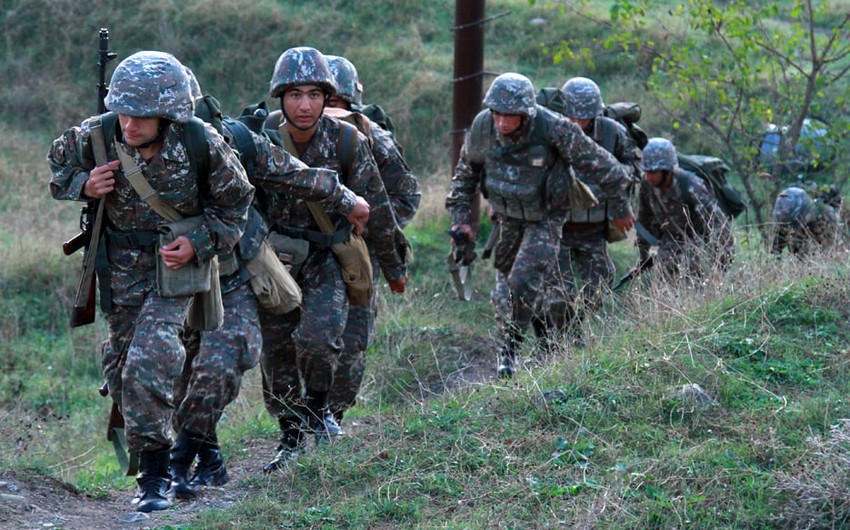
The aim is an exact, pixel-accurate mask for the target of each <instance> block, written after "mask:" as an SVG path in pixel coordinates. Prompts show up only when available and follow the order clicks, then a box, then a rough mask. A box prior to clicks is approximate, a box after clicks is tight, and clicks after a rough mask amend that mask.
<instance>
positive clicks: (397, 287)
mask: <svg viewBox="0 0 850 530" xmlns="http://www.w3.org/2000/svg"><path fill="white" fill-rule="evenodd" d="M408 278H409V276H408V275H407V274H405V275H404V276H402V277H401V278H399V279H397V280H390V281H389V284H390V291H392V292H394V293H397V294H400V293H403V292H404V288H405V286H407V279H408Z"/></svg>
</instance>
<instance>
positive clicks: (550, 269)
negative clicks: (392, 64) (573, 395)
mask: <svg viewBox="0 0 850 530" xmlns="http://www.w3.org/2000/svg"><path fill="white" fill-rule="evenodd" d="M484 106H485V107H486V108H485V109H484V110H482V111H481V112H480V113H479V114H478V116H476V118H475V120H474V121H473V124H472V127H471V129H470V131H469V133H467V136H466V139H465V141H464V145H463V148H462V150H461V155H460V159H459V160H458V164H457V166H456V168H455V171H454V176H453V177H452V187H451V191H450V193H449V195H448V197H447V198H446V208H447V209H448V210H449V212H450V213H451V216H452V232H453V233H461V234H464V235H466V237H467V238H468V239H469V240H470V241H473V232H472V227H471V223H472V219H471V218H470V213H471V204H472V201H473V199H474V197H475V195H476V194H477V193H478V189H479V186H481V191H482V193H483V194H484V196H485V197H486V198H487V199H488V201H489V203H490V206H491V207H492V208H493V211H494V212H495V214H496V215H498V217H499V219H500V222H501V237H500V240H499V242H498V243H497V244H496V248H495V251H494V265H495V267H496V269H497V271H498V274H503V275H504V276H505V279H506V282H505V284H506V285H507V287H508V292H509V297H510V308H511V309H510V311H511V312H510V317H509V320H508V322H507V325H505V326H504V328H503V329H502V338H503V346H502V348H501V351H500V354H499V367H498V374H499V375H500V376H502V377H512V376H513V373H514V365H515V363H516V354H517V350H518V349H519V345H520V343H521V341H522V339H523V332H524V331H525V329H526V328H527V327H528V325H529V323H530V322H531V319H532V316H533V313H534V302H535V300H536V299H537V296H538V294H539V292H540V289H541V285H542V284H543V280H544V277H545V276H546V275H547V274H553V273H554V274H557V263H558V261H557V259H558V248H559V245H560V236H561V229H562V227H563V224H564V215H565V211H566V209H568V208H569V207H570V206H571V205H570V204H569V203H570V199H569V196H570V195H571V193H570V189H571V188H572V186H573V184H574V183H573V180H572V177H571V172H570V167H573V168H575V169H576V170H577V171H580V172H581V174H582V175H584V176H586V178H588V179H592V182H595V183H596V184H598V185H599V186H600V189H601V190H602V192H603V193H604V195H603V197H604V198H608V199H610V200H611V201H612V203H613V205H612V211H614V212H616V218H615V223H616V224H617V226H618V227H619V228H620V230H622V231H624V232H625V231H626V230H628V229H629V228H631V226H632V223H633V222H634V214H633V213H632V211H631V206H630V205H629V203H628V201H626V200H625V199H624V197H625V193H624V190H625V189H626V187H627V186H628V184H629V178H628V176H627V175H626V174H625V172H624V171H623V169H622V167H621V166H620V164H618V163H617V161H616V160H614V158H613V157H612V156H611V155H609V154H608V153H607V152H605V151H604V150H603V149H601V148H600V147H598V146H597V145H596V144H595V143H594V142H593V140H591V139H590V138H589V137H587V136H586V135H585V134H584V133H583V132H582V131H581V129H580V128H579V127H578V126H577V125H575V124H573V123H571V122H569V121H568V120H567V119H566V118H564V117H563V116H560V115H558V114H556V113H554V112H552V111H549V110H548V109H545V108H543V107H541V106H539V105H537V104H536V102H535V93H534V87H533V86H532V84H531V81H529V80H528V78H526V77H525V76H522V75H519V74H515V73H507V74H502V75H500V76H498V77H497V78H496V79H495V80H494V81H493V83H492V85H491V86H490V89H489V90H488V91H487V94H486V95H485V97H484ZM485 174H486V180H484V179H483V176H484V175H485ZM573 206H575V205H573ZM497 310H498V308H497Z"/></svg>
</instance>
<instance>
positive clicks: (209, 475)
mask: <svg viewBox="0 0 850 530" xmlns="http://www.w3.org/2000/svg"><path fill="white" fill-rule="evenodd" d="M229 480H230V477H228V476H227V468H226V467H225V466H224V458H223V457H222V456H221V448H220V447H219V445H218V435H217V434H216V433H215V431H213V432H212V433H211V434H209V435H207V436H205V437H203V439H202V440H201V442H200V447H199V448H198V465H197V466H195V474H194V475H192V480H191V481H190V484H191V485H192V486H195V487H198V486H224V485H225V484H227V482H228V481H229Z"/></svg>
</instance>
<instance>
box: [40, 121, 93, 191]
mask: <svg viewBox="0 0 850 530" xmlns="http://www.w3.org/2000/svg"><path fill="white" fill-rule="evenodd" d="M47 163H48V165H49V166H50V172H51V179H50V183H49V188H50V195H51V196H52V197H53V198H54V199H60V200H73V201H84V200H88V198H87V197H86V196H85V195H84V194H83V187H84V186H85V185H86V182H87V181H88V180H89V171H91V170H92V169H94V167H95V165H94V156H93V154H92V150H91V145H90V142H89V135H88V127H87V126H86V123H85V122H84V124H83V126H80V127H72V128H70V129H68V130H67V131H65V133H64V134H63V135H62V136H60V137H59V138H56V139H55V140H53V144H52V145H51V146H50V150H49V151H48V153H47Z"/></svg>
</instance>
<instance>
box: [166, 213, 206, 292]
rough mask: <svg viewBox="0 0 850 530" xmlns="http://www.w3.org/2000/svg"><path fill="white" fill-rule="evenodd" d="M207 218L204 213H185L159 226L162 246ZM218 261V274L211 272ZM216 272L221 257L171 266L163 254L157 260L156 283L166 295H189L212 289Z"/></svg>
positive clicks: (191, 229)
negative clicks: (177, 267) (177, 218)
mask: <svg viewBox="0 0 850 530" xmlns="http://www.w3.org/2000/svg"><path fill="white" fill-rule="evenodd" d="M203 222H204V216H202V215H198V216H195V217H186V218H183V219H181V220H179V221H173V222H170V223H166V224H164V225H162V226H161V227H160V230H159V246H160V247H163V246H165V245H168V244H170V243H172V242H173V241H174V240H175V239H177V238H178V237H179V236H181V235H184V234H187V233H189V232H192V231H193V230H194V229H196V228H198V227H199V226H200V225H201V224H202V223H203ZM213 262H215V269H216V274H215V275H213V274H212V269H213V266H214V265H213ZM213 276H215V278H216V279H218V257H217V256H215V257H213V258H212V259H211V260H208V261H205V262H200V261H198V260H193V261H192V262H190V263H187V264H186V265H183V266H182V267H180V268H179V269H169V268H168V267H166V266H165V262H164V261H163V260H162V258H161V257H159V256H158V257H157V261H156V284H157V289H158V290H159V295H160V296H162V297H163V298H173V297H178V296H190V295H194V294H196V293H206V292H209V290H210V289H211V283H212V279H213Z"/></svg>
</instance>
